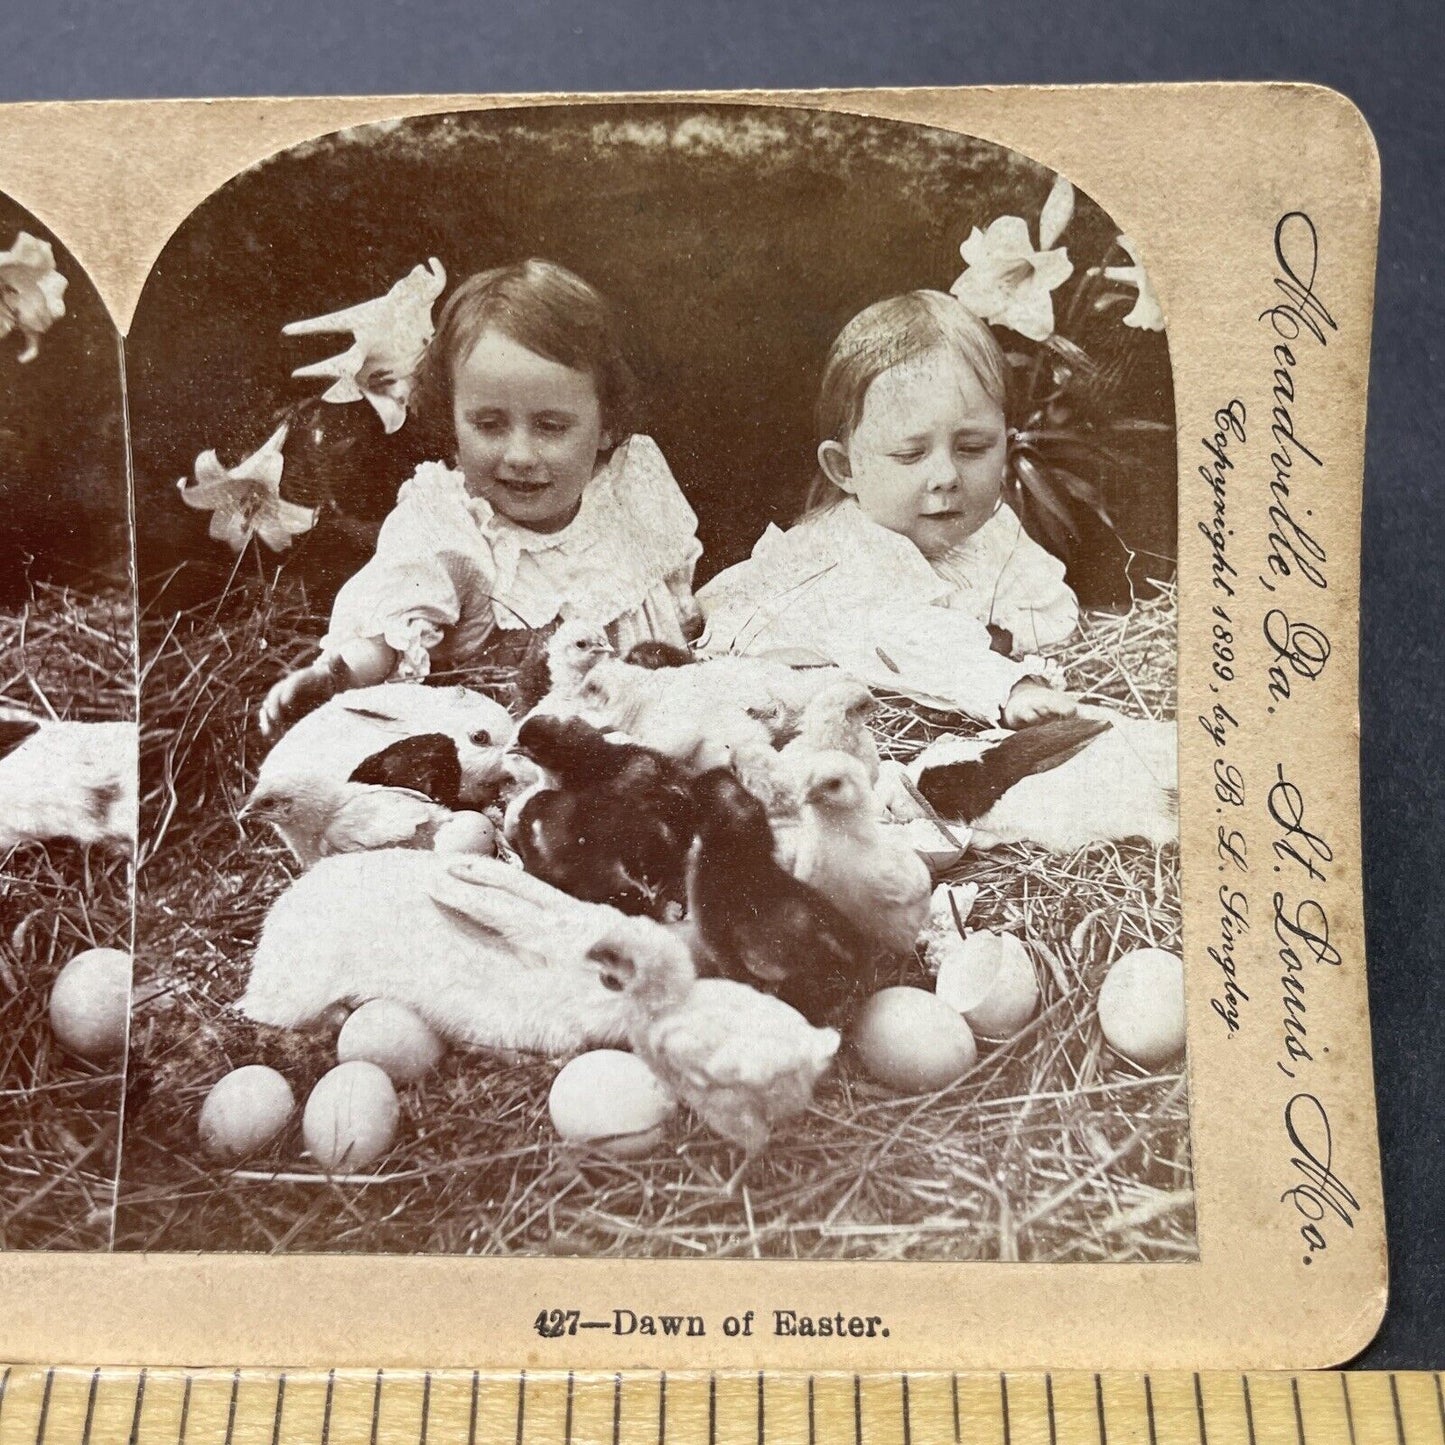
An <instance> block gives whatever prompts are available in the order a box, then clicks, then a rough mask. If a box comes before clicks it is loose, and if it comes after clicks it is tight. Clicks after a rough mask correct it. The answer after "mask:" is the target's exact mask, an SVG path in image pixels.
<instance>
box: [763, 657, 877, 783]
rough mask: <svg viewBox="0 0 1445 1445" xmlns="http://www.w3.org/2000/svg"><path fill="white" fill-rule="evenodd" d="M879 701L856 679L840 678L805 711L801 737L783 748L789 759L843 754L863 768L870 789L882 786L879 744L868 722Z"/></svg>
mask: <svg viewBox="0 0 1445 1445" xmlns="http://www.w3.org/2000/svg"><path fill="white" fill-rule="evenodd" d="M877 711H878V699H877V698H876V697H874V696H873V694H872V693H871V692H870V691H869V690H868V687H867V686H866V685H865V684H864V683H861V682H859V681H858V680H857V679H856V678H851V677H840V678H839V679H838V680H837V681H836V682H830V683H829V684H828V685H827V686H826V687H824V688H822V689H821V690H820V691H819V692H818V693H817V694H816V695H815V696H814V697H813V699H812V700H811V701H810V702H809V703H808V705H807V707H805V708H804V709H803V715H802V718H801V719H800V721H799V724H798V735H797V737H795V738H794V739H793V740H792V741H791V742H789V743H788V744H787V746H786V747H784V748H783V755H784V756H785V757H790V758H791V757H799V756H800V755H802V754H804V753H810V752H813V753H821V752H840V753H847V754H848V755H849V756H850V757H854V758H857V759H858V761H859V762H860V763H862V764H863V768H864V771H865V772H866V774H867V777H868V786H869V787H874V786H875V785H876V784H877V782H878V770H879V766H880V762H879V757H878V744H877V742H876V741H875V739H874V737H873V733H872V731H871V730H870V729H869V727H868V719H869V718H871V717H872V716H873V714H874V713H876V712H877Z"/></svg>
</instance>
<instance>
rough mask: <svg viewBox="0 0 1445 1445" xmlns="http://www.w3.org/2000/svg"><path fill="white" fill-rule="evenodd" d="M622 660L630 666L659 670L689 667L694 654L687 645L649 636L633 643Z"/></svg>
mask: <svg viewBox="0 0 1445 1445" xmlns="http://www.w3.org/2000/svg"><path fill="white" fill-rule="evenodd" d="M622 660H623V662H625V663H627V664H628V666H629V667H645V668H647V669H648V670H649V671H651V672H659V671H661V670H662V669H663V668H664V667H687V666H688V665H689V664H690V663H691V662H692V661H693V656H692V653H690V652H689V651H688V650H687V648H685V647H678V646H677V645H676V644H674V643H671V642H659V641H657V639H656V638H647V639H646V640H645V641H642V642H635V643H633V645H632V647H631V648H630V649H629V650H628V653H627V656H626V657H624V658H623V659H622Z"/></svg>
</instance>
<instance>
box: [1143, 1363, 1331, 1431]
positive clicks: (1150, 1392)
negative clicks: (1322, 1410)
mask: <svg viewBox="0 0 1445 1445" xmlns="http://www.w3.org/2000/svg"><path fill="white" fill-rule="evenodd" d="M1144 1413H1145V1416H1146V1417H1147V1419H1148V1421H1149V1445H1159V1432H1158V1431H1157V1430H1156V1429H1155V1428H1154V1386H1153V1385H1152V1384H1151V1383H1150V1382H1149V1376H1148V1375H1145V1376H1144ZM1301 1445H1303V1442H1301Z"/></svg>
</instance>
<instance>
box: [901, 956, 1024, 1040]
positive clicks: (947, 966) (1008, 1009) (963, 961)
mask: <svg viewBox="0 0 1445 1445" xmlns="http://www.w3.org/2000/svg"><path fill="white" fill-rule="evenodd" d="M925 947H926V951H927V953H928V957H929V958H930V960H932V961H933V962H935V963H936V964H937V965H938V978H937V980H936V981H935V982H934V986H933V987H934V992H935V993H936V994H937V995H938V996H939V998H941V999H943V1000H944V1001H945V1002H947V1003H950V1004H952V1005H953V1007H954V1008H956V1009H957V1010H958V1011H959V1013H961V1014H962V1015H963V1016H964V1018H965V1019H966V1020H967V1021H968V1026H969V1027H970V1028H971V1029H972V1030H973V1031H974V1032H975V1033H976V1034H980V1035H982V1036H983V1037H984V1038H986V1039H1008V1038H1012V1037H1013V1036H1014V1035H1015V1034H1016V1033H1018V1031H1019V1030H1020V1029H1021V1028H1023V1026H1024V1025H1025V1024H1026V1023H1028V1021H1029V1020H1030V1019H1031V1018H1033V1016H1034V1014H1035V1012H1036V1011H1037V1010H1038V1006H1039V981H1038V977H1037V975H1036V974H1035V973H1034V965H1033V960H1032V959H1030V957H1029V954H1028V950H1027V949H1026V948H1025V947H1024V945H1023V943H1022V941H1021V940H1019V939H1018V938H1016V937H1015V936H1014V935H1013V934H1012V933H991V932H989V931H988V930H987V929H984V928H981V929H976V930H975V931H974V932H972V933H970V934H968V935H967V936H966V937H964V938H960V937H959V936H958V931H957V930H956V929H955V930H953V931H951V932H949V933H937V934H930V935H929V937H928V941H927V944H926V946H925Z"/></svg>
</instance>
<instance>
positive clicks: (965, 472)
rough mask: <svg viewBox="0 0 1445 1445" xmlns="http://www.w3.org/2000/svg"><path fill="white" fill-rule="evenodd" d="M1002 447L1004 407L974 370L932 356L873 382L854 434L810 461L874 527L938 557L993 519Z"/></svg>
mask: <svg viewBox="0 0 1445 1445" xmlns="http://www.w3.org/2000/svg"><path fill="white" fill-rule="evenodd" d="M1007 446H1008V441H1007V430H1006V428H1005V425H1004V416H1003V409H1002V408H1001V407H1000V406H999V405H998V404H997V402H995V401H993V400H992V399H991V398H990V397H989V395H988V393H987V392H986V391H985V390H984V389H983V385H982V383H981V382H980V381H979V379H978V377H977V376H976V375H975V374H974V371H973V368H972V367H970V366H969V365H968V364H967V363H966V362H965V361H963V360H962V359H961V358H959V357H956V356H954V355H952V354H951V353H950V352H947V351H942V350H939V351H932V352H928V353H926V354H925V355H923V356H919V357H915V358H914V359H913V360H911V361H905V362H902V363H900V364H899V365H897V366H893V367H890V368H889V369H888V370H887V371H884V372H882V373H880V374H879V375H878V376H877V377H875V378H874V380H873V382H872V384H871V385H870V386H869V388H868V390H867V392H866V394H865V395H864V398H863V414H862V416H861V417H860V418H859V420H858V425H857V426H856V427H855V428H854V430H853V434H852V435H851V436H850V437H849V438H848V440H847V442H846V443H839V442H824V443H823V445H822V446H821V447H820V448H819V449H818V460H819V462H820V463H821V464H822V467H823V470H824V472H825V473H826V474H827V476H828V477H829V478H830V479H831V480H832V481H833V483H834V484H835V485H837V486H839V487H841V488H842V489H843V490H844V491H845V492H850V493H852V495H854V496H855V497H857V499H858V505H859V506H860V507H861V508H862V509H863V511H864V513H865V514H866V515H867V516H868V517H870V518H871V519H872V520H873V521H875V522H877V523H878V525H879V526H880V527H887V528H888V529H889V530H890V531H893V532H901V533H902V534H903V535H904V536H905V537H907V538H909V540H910V541H912V542H913V543H914V545H915V546H917V548H918V549H919V551H920V552H922V553H923V554H924V556H926V557H936V556H939V555H941V554H942V553H944V552H946V551H948V549H949V548H950V547H955V546H957V545H958V544H959V543H960V542H962V541H963V540H964V539H965V538H966V537H969V536H972V534H973V533H974V532H976V531H978V529H979V528H980V527H981V526H983V524H984V523H985V522H986V521H988V519H989V518H990V517H991V516H992V515H993V513H994V511H995V510H996V508H997V507H998V501H999V495H1000V492H1001V489H1002V486H1003V475H1004V460H1005V455H1006V451H1007Z"/></svg>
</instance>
